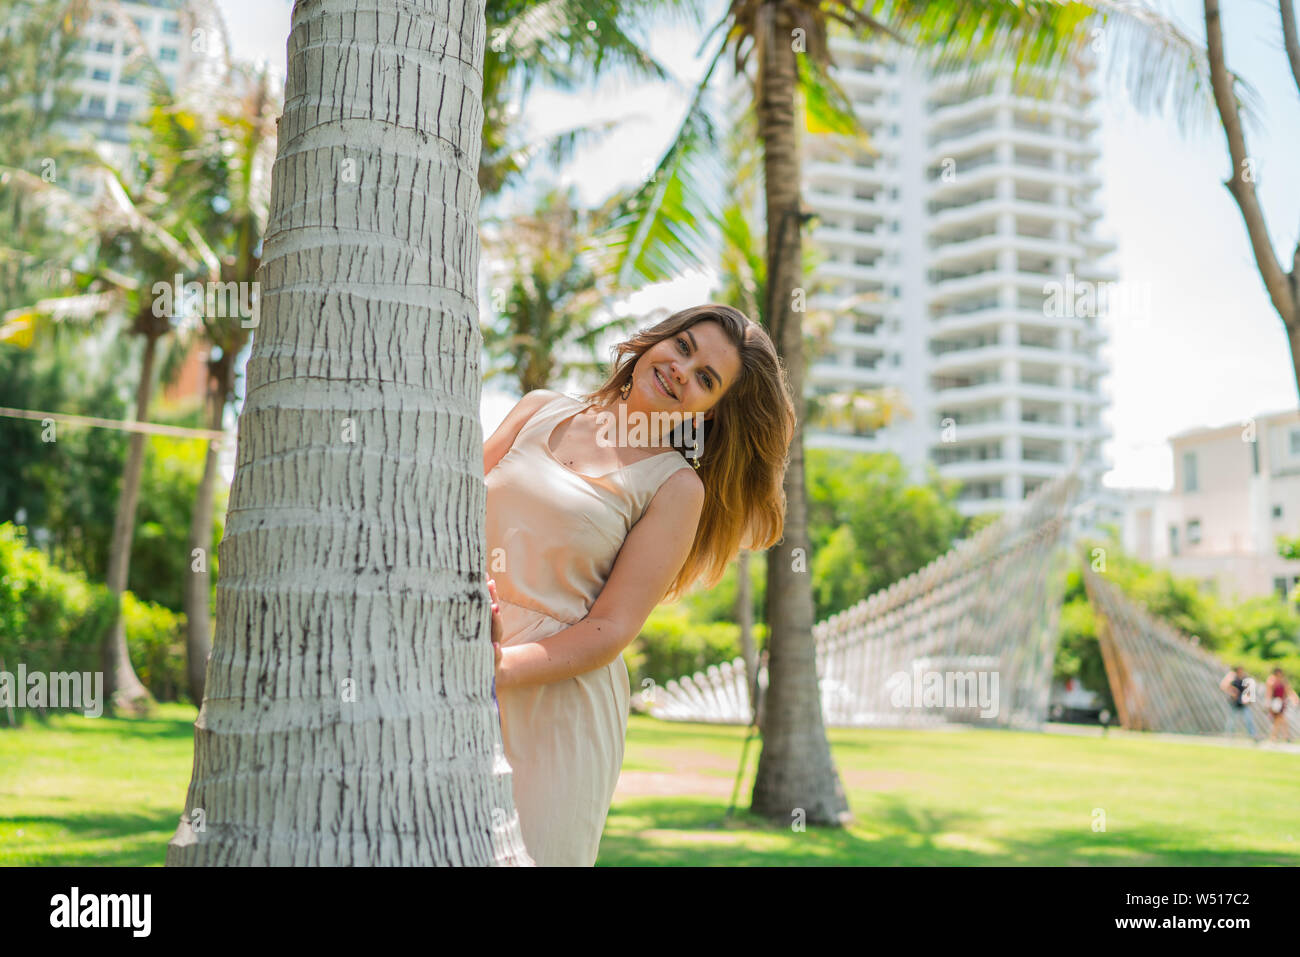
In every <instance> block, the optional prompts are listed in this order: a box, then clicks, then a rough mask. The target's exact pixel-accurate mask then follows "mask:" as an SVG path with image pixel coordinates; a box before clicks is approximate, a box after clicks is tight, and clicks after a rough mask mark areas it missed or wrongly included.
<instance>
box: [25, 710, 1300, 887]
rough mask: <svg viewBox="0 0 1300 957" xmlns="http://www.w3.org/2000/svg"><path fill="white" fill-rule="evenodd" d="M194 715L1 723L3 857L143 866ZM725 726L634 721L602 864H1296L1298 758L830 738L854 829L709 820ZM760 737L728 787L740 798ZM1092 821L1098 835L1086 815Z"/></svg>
mask: <svg viewBox="0 0 1300 957" xmlns="http://www.w3.org/2000/svg"><path fill="white" fill-rule="evenodd" d="M194 716H195V711H194V709H193V708H190V707H187V706H184V705H163V706H161V707H160V708H159V711H158V715H157V716H156V717H155V718H152V719H148V720H129V719H111V718H96V719H87V718H84V717H81V716H79V715H60V716H56V717H53V718H51V719H50V722H49V724H48V725H45V726H43V725H41V724H40V723H38V722H36V721H28V722H27V723H26V725H25V726H24V727H22V728H19V729H5V730H0V864H2V865H33V864H39V865H69V864H73V865H159V864H161V863H162V862H163V858H164V856H165V849H166V844H167V841H168V840H169V839H170V838H171V836H172V833H173V832H174V830H175V827H176V822H177V818H178V816H179V814H180V812H181V810H182V808H183V807H184V803H185V789H186V787H187V785H188V783H189V775H190V768H191V760H192V748H193V740H194V738H193V720H194ZM744 734H745V732H744V730H743V729H741V728H733V727H721V726H713V725H699V724H678V723H673V722H663V721H657V720H655V719H653V718H649V717H645V716H642V715H633V716H632V718H631V720H630V724H629V729H628V743H627V755H626V758H625V760H624V764H623V779H622V780H621V781H620V784H619V793H618V794H617V795H616V796H615V799H614V805H613V807H612V809H611V810H610V815H609V820H608V822H607V824H606V828H605V837H604V840H603V841H602V843H601V849H600V859H599V861H598V863H599V864H600V865H601V866H616V865H627V864H688V865H708V864H766V865H773V864H779V865H808V864H813V865H816V864H886V865H889V864H928V865H935V864H939V865H953V864H961V865H967V864H1046V865H1087V864H1138V865H1143V864H1155V865H1254V864H1268V865H1292V866H1294V865H1297V864H1300V811H1298V809H1297V805H1298V804H1300V755H1296V754H1294V753H1287V752H1281V751H1264V750H1251V749H1248V748H1223V747H1218V746H1214V745H1209V744H1204V745H1202V744H1187V743H1182V742H1169V741H1160V740H1144V739H1142V738H1141V737H1136V736H1126V737H1114V736H1112V737H1109V738H1093V737H1074V736H1066V735H1054V734H1028V733H1019V732H1002V731H983V730H961V731H892V730H891V731H863V730H844V729H832V730H831V732H830V737H831V744H832V748H833V751H834V755H835V760H836V764H837V766H838V768H839V771H840V776H841V779H842V780H843V782H844V787H845V790H846V793H847V794H848V799H849V805H850V807H851V808H852V809H853V812H854V814H855V815H856V822H855V823H854V824H852V825H851V826H850V827H848V828H845V829H828V828H818V827H808V828H807V829H806V830H802V831H801V830H795V829H794V828H793V827H792V826H791V825H790V824H771V823H768V822H765V821H762V820H759V819H757V818H754V817H753V816H751V815H748V814H746V813H744V812H737V814H736V815H735V816H734V817H733V819H732V820H730V821H724V813H725V811H726V809H727V805H728V801H729V797H730V794H731V788H732V784H733V783H734V780H735V774H736V769H737V765H738V761H739V757H740V751H741V744H742V742H743V740H744ZM756 763H757V742H755V743H754V744H751V746H750V761H749V766H748V768H747V772H746V775H745V780H744V782H743V784H742V790H741V800H740V803H741V804H742V805H744V804H746V803H747V798H748V790H747V789H748V787H749V786H750V784H751V782H752V780H753V773H754V769H755V767H756ZM1097 809H1100V811H1101V812H1104V815H1105V830H1094V820H1095V819H1096V818H1095V817H1094V814H1095V811H1096V810H1097Z"/></svg>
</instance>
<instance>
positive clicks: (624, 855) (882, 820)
mask: <svg viewBox="0 0 1300 957" xmlns="http://www.w3.org/2000/svg"><path fill="white" fill-rule="evenodd" d="M725 813H726V805H725V804H723V803H720V802H718V801H716V800H710V799H707V798H690V797H670V798H659V797H655V798H629V799H626V800H622V801H620V802H618V803H617V804H616V806H615V807H614V808H613V809H611V811H610V815H609V819H608V821H607V822H606V827H605V834H604V837H603V838H602V840H601V844H600V856H599V858H598V860H597V865H598V866H602V867H609V866H674V867H681V866H687V867H691V866H708V867H716V866H723V867H727V866H745V865H748V866H759V867H790V866H794V867H800V866H805V867H806V866H814V867H827V866H830V867H837V866H841V867H849V866H931V867H987V866H1048V867H1063V866H1106V865H1112V866H1174V867H1183V866H1186V867H1213V866H1227V867H1251V866H1283V867H1285V866H1292V867H1294V866H1297V865H1300V855H1297V854H1293V853H1285V852H1283V853H1265V852H1259V851H1253V850H1241V849H1232V848H1224V847H1215V846H1208V845H1205V844H1204V843H1202V840H1201V835H1198V834H1195V833H1187V832H1179V831H1176V830H1173V829H1165V828H1159V829H1157V828H1154V827H1133V828H1124V829H1123V830H1122V831H1116V830H1112V831H1110V832H1101V833H1096V832H1093V831H1091V830H1090V829H1086V828H1072V829H1069V830H1064V829H1060V830H1051V829H1045V830H1042V829H1040V830H1036V831H1028V830H1027V831H1026V832H1025V833H1024V834H1023V835H1017V836H1011V837H1007V836H1005V835H997V836H984V835H982V834H981V833H980V828H979V824H980V821H981V817H982V816H981V815H980V814H978V813H976V812H971V811H964V810H963V811H947V810H945V811H936V810H934V809H930V808H925V807H918V806H916V805H915V803H914V802H909V801H908V800H906V799H903V798H896V797H892V796H889V795H879V796H877V797H876V799H875V801H874V802H873V806H872V807H871V809H870V811H869V812H865V811H860V812H857V820H856V821H855V822H854V823H853V824H852V825H850V826H849V827H848V828H835V827H825V826H815V825H809V826H807V827H806V829H805V830H803V831H795V830H793V829H792V827H791V825H790V824H789V823H785V822H772V821H768V820H766V819H764V818H762V817H760V816H758V815H754V814H751V813H749V812H748V811H740V810H737V811H736V812H735V813H734V814H733V816H732V818H731V819H730V820H724V815H725ZM960 843H975V844H979V845H984V847H985V849H974V848H971V847H960V846H952V845H953V844H960Z"/></svg>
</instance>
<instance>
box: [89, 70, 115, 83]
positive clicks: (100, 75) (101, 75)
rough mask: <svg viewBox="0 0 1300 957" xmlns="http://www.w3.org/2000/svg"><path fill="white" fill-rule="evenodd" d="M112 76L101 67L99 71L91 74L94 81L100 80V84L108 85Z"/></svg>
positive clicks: (93, 71)
mask: <svg viewBox="0 0 1300 957" xmlns="http://www.w3.org/2000/svg"><path fill="white" fill-rule="evenodd" d="M111 75H112V74H110V73H109V72H108V71H107V70H105V69H103V68H102V67H101V68H100V69H98V70H92V71H91V74H90V78H91V79H92V80H98V81H99V82H100V83H107V82H108V81H109V78H110V77H111Z"/></svg>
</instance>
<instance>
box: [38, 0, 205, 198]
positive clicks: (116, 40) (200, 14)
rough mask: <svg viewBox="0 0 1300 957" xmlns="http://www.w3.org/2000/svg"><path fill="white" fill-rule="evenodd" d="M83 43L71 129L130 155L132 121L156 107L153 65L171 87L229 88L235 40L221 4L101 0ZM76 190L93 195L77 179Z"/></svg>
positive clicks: (193, 0) (179, 0) (96, 1)
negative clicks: (150, 65) (151, 75)
mask: <svg viewBox="0 0 1300 957" xmlns="http://www.w3.org/2000/svg"><path fill="white" fill-rule="evenodd" d="M88 14H89V15H88V19H87V21H86V22H85V23H84V24H83V26H82V29H81V36H80V38H79V39H78V41H77V51H78V58H79V59H80V61H81V73H80V75H79V76H75V77H74V78H73V79H72V81H71V85H72V86H73V87H74V88H75V89H76V90H77V92H79V93H80V94H81V98H80V102H79V103H78V105H77V108H76V111H75V113H74V114H73V116H71V117H70V118H69V119H68V121H67V122H66V123H65V126H64V132H65V133H67V134H68V135H70V136H74V137H75V136H76V135H77V134H78V133H82V134H85V135H88V136H89V138H90V139H92V140H94V141H96V142H98V143H100V144H102V145H104V146H106V147H107V148H108V149H109V151H110V152H111V153H115V154H117V155H118V156H119V158H120V157H121V156H124V155H125V150H126V144H127V142H128V141H129V139H130V124H131V122H132V121H138V120H139V119H140V118H141V116H142V114H143V112H144V110H145V109H146V108H147V107H148V105H149V93H148V76H149V73H148V70H147V69H146V66H145V63H146V61H147V60H151V61H152V62H153V63H154V64H156V65H157V68H158V72H159V73H160V74H161V76H162V79H163V80H164V82H165V83H166V84H167V86H168V88H169V89H170V90H172V91H173V92H175V91H176V90H177V89H178V88H180V87H195V88H198V89H204V88H221V87H222V86H223V85H228V83H229V79H228V71H227V70H226V69H225V63H226V61H227V60H228V56H229V54H228V51H229V38H228V36H227V33H226V28H225V24H224V21H223V20H222V17H221V14H220V10H219V9H218V7H217V5H216V3H215V0H112V2H109V0H94V2H92V3H91V4H90V6H89V11H88ZM73 188H74V189H75V190H76V191H77V192H79V193H82V194H83V195H84V194H89V193H90V192H92V187H91V185H90V183H89V181H87V180H85V179H84V178H82V177H79V176H76V175H74V176H73Z"/></svg>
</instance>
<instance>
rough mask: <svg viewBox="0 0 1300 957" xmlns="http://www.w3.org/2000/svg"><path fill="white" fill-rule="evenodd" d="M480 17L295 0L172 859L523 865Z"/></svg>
mask: <svg viewBox="0 0 1300 957" xmlns="http://www.w3.org/2000/svg"><path fill="white" fill-rule="evenodd" d="M485 32H486V31H485V24H484V14H483V0H472V2H468V3H462V2H453V0H419V2H412V3H407V4H393V5H391V7H390V6H387V5H384V6H381V8H380V10H378V11H375V10H373V9H366V10H364V11H361V12H359V11H358V10H357V8H356V7H355V5H351V4H348V3H346V2H343V0H314V2H306V0H299V2H298V3H297V4H296V5H295V7H294V11H293V23H292V30H291V34H290V37H289V46H288V60H289V70H288V81H287V87H286V91H285V112H284V116H283V117H282V119H281V121H280V131H279V134H280V135H279V143H278V146H277V157H276V162H275V168H274V174H273V177H272V183H271V211H270V221H269V224H268V230H267V237H266V243H265V248H264V254H263V257H262V264H261V267H260V269H259V271H258V275H259V281H260V283H261V293H262V300H261V301H262V308H261V322H260V325H259V326H258V327H257V329H256V331H255V334H254V339H253V351H252V356H251V358H250V360H249V363H248V371H247V377H248V387H247V394H246V399H245V404H244V409H243V412H242V414H241V416H240V419H239V430H238V447H237V455H236V471H235V478H234V482H233V483H232V485H231V492H230V506H229V511H228V514H227V520H226V525H225V533H224V536H223V538H222V542H221V547H220V562H219V571H218V578H217V616H216V617H217V631H216V637H215V641H214V646H213V650H212V655H211V658H210V659H209V664H208V672H207V688H206V692H205V695H204V699H203V704H202V707H201V708H200V711H199V717H198V720H197V721H196V722H195V736H194V739H195V751H194V770H193V774H192V777H191V781H190V788H189V793H188V796H187V798H186V804H185V813H184V814H183V815H182V817H181V824H180V827H179V828H178V829H177V832H176V835H175V837H173V839H172V841H171V842H170V844H169V847H168V853H167V863H168V864H169V865H182V864H183V865H249V864H254V865H280V864H296V865H348V864H352V865H359V864H367V865H369V864H376V865H387V864H412V865H429V864H452V865H480V864H531V863H532V861H531V859H530V858H529V857H528V855H527V852H526V851H525V850H524V847H523V843H522V840H521V838H520V833H519V827H518V817H517V815H516V813H515V810H514V805H513V801H512V799H511V782H510V771H509V765H508V764H507V763H506V761H505V758H504V751H503V749H502V745H501V732H500V725H499V723H498V717H497V711H496V707H495V703H494V701H493V697H492V693H491V682H492V674H493V655H492V648H491V644H490V642H489V640H488V635H489V629H490V609H489V604H488V596H487V591H486V587H485V571H484V569H485V556H486V542H485V532H484V516H485V509H486V501H487V499H486V487H485V485H484V482H483V471H482V461H483V448H482V444H483V436H482V429H481V426H480V424H479V398H480V391H481V387H482V382H481V375H480V370H479V366H478V362H479V352H480V348H481V344H482V337H481V335H480V332H479V327H478V307H477V303H476V299H475V286H476V280H477V274H478V259H479V239H478V232H477V215H478V203H479V187H478V182H477V178H476V176H477V168H478V162H479V152H480V137H481V129H482V123H483V110H482V103H481V89H482V63H483V52H484V43H485ZM200 810H201V811H202V813H201V814H199V813H197V812H198V811H200Z"/></svg>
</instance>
